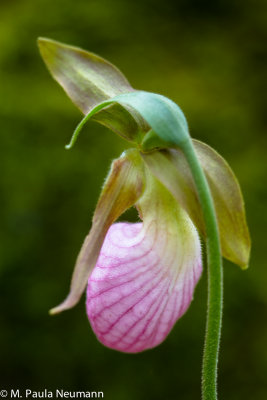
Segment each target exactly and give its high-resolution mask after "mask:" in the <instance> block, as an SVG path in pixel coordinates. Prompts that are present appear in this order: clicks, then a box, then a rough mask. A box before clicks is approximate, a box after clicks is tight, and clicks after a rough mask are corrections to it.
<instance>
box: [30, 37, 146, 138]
mask: <svg viewBox="0 0 267 400" xmlns="http://www.w3.org/2000/svg"><path fill="white" fill-rule="evenodd" d="M38 45H39V48H40V52H41V55H42V58H43V60H44V62H45V64H46V66H47V68H48V69H49V71H50V73H51V75H52V76H53V78H54V79H55V80H56V81H57V82H58V83H59V84H60V85H61V86H62V87H63V89H64V90H65V92H66V93H67V95H68V96H69V97H70V98H71V100H72V101H73V102H74V104H75V105H76V106H77V107H78V108H79V109H80V110H81V111H82V112H83V113H84V114H88V113H89V112H90V111H91V110H92V109H93V108H94V107H95V106H96V105H98V104H99V103H101V102H103V101H105V100H108V99H110V98H112V97H114V96H117V95H119V94H121V93H126V92H127V93H128V92H133V91H134V89H133V88H132V86H131V85H130V83H129V82H128V81H127V79H126V78H125V77H124V75H123V74H122V73H121V72H120V71H119V70H118V69H117V68H116V67H115V66H114V65H112V64H111V63H109V62H108V61H106V60H104V59H103V58H101V57H99V56H97V55H95V54H93V53H90V52H87V51H84V50H82V49H80V48H78V47H73V46H69V45H66V44H63V43H60V42H56V41H54V40H50V39H45V38H39V39H38ZM94 119H95V120H96V121H98V122H100V123H101V124H103V125H106V126H107V127H109V128H110V129H112V130H114V131H115V132H116V133H118V134H119V135H121V136H123V137H124V138H125V139H127V140H131V141H132V140H135V139H136V137H138V136H139V135H140V132H146V131H147V130H148V125H147V123H146V122H145V121H144V119H143V118H142V117H140V115H139V114H138V112H136V111H135V110H134V109H133V108H132V107H130V106H127V105H124V106H122V105H118V104H113V105H110V106H109V107H108V108H107V109H105V110H101V111H100V112H99V113H97V114H95V115H94Z"/></svg>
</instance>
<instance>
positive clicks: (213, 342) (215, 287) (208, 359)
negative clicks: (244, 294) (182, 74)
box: [183, 140, 223, 400]
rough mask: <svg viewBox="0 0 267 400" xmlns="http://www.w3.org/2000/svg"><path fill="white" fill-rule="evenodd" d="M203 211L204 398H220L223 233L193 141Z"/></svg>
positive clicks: (187, 146)
mask: <svg viewBox="0 0 267 400" xmlns="http://www.w3.org/2000/svg"><path fill="white" fill-rule="evenodd" d="M183 151H184V154H185V156H186V158H187V161H188V163H189V166H190V169H191V172H192V175H193V178H194V181H195V185H196V188H197V192H198V196H199V201H200V204H201V207H202V211H203V217H204V222H205V228H206V238H207V261H208V307H207V322H206V334H205V345H204V354H203V366H202V399H203V400H216V399H217V365H218V354H219V345H220V337H221V326H222V308H223V271H222V260H221V251H220V242H219V231H218V226H217V220H216V214H215V209H214V205H213V200H212V197H211V193H210V189H209V186H208V183H207V180H206V177H205V175H204V172H203V169H202V167H201V165H200V163H199V161H198V158H197V155H196V153H195V150H194V147H193V143H192V141H191V140H189V141H187V142H186V143H184V144H183Z"/></svg>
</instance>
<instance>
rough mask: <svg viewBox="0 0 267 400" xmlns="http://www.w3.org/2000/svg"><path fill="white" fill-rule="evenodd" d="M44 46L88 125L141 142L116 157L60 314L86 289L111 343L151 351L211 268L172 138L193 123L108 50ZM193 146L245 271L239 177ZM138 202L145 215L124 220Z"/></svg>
mask: <svg viewBox="0 0 267 400" xmlns="http://www.w3.org/2000/svg"><path fill="white" fill-rule="evenodd" d="M39 45H40V50H41V54H42V56H43V58H44V60H45V62H46V64H47V66H48V68H49V70H50V71H51V73H52V75H53V76H54V78H55V79H56V80H57V81H58V82H59V83H60V84H61V85H62V86H63V88H64V89H65V91H66V92H67V94H68V95H69V96H70V98H71V99H72V100H73V101H74V103H75V104H76V105H78V107H79V108H80V109H81V110H82V111H83V112H84V114H85V115H86V117H85V119H84V120H83V121H82V123H81V125H80V126H82V125H83V124H84V123H85V122H86V121H87V119H89V118H90V117H92V118H94V119H95V120H97V121H98V122H100V123H102V124H104V125H106V126H108V127H109V128H111V129H113V130H114V131H115V132H116V133H118V134H119V135H120V136H122V137H123V138H125V139H126V140H128V141H130V142H133V143H134V144H135V146H136V147H135V148H133V149H130V150H127V151H126V152H124V153H123V154H122V156H121V157H120V158H119V159H117V160H115V161H114V162H113V164H112V167H111V171H110V173H109V175H108V177H107V179H106V182H105V184H104V186H103V189H102V193H101V195H100V198H99V201H98V204H97V207H96V210H95V213H94V217H93V223H92V227H91V230H90V232H89V235H88V236H87V237H86V239H85V241H84V244H83V246H82V249H81V251H80V254H79V256H78V259H77V262H76V266H75V269H74V273H73V278H72V283H71V290H70V293H69V295H68V297H67V298H66V300H65V301H64V302H63V303H61V304H60V305H59V306H58V307H56V308H54V309H53V310H52V313H57V312H60V311H63V310H65V309H68V308H70V307H73V306H74V305H75V304H76V303H77V302H78V301H79V299H80V297H81V295H82V293H83V292H84V290H85V288H86V286H87V299H86V310H87V315H88V318H89V320H90V323H91V326H92V329H93V330H94V332H95V334H96V336H97V337H98V339H99V340H100V341H101V342H102V343H103V344H105V345H106V346H108V347H111V348H113V349H116V350H119V351H124V352H131V353H135V352H139V351H143V350H145V349H149V348H152V347H154V346H156V345H158V344H159V343H161V342H162V341H163V340H164V339H165V337H166V336H167V335H168V333H169V332H170V330H171V329H172V327H173V325H174V324H175V322H176V321H177V320H178V319H179V318H180V317H181V316H182V315H183V314H184V313H185V312H186V310H187V309H188V307H189V305H190V303H191V301H192V298H193V293H194V289H195V287H196V284H197V282H198V280H199V278H200V276H201V272H202V258H201V245H200V239H199V235H201V236H203V238H205V235H206V232H205V225H204V222H203V216H202V210H201V207H200V203H199V198H198V194H197V191H196V188H195V184H194V181H193V178H192V175H191V172H190V169H189V166H188V164H187V161H186V159H185V156H184V154H183V152H182V151H181V149H179V146H178V147H177V146H175V148H174V146H172V144H173V143H172V137H171V136H170V135H169V125H171V124H173V126H174V125H175V124H176V122H177V121H178V122H177V124H176V125H175V129H176V130H178V131H180V137H181V141H182V140H184V136H183V135H184V132H187V129H188V128H187V123H186V120H185V118H184V115H183V113H182V111H181V110H180V109H179V108H178V106H176V105H175V104H174V103H172V102H171V101H170V100H168V99H165V98H164V100H162V96H159V95H151V94H147V93H145V92H137V91H135V90H134V89H133V88H132V87H131V86H130V84H129V83H128V81H127V80H126V78H125V77H124V76H123V75H122V74H121V73H120V71H118V70H117V69H116V68H115V67H114V66H112V65H111V64H110V63H108V62H107V61H105V60H103V59H101V58H100V57H98V56H96V55H93V54H91V53H88V52H85V51H83V50H81V49H78V48H75V47H71V46H67V45H63V44H61V43H58V42H54V41H51V40H48V39H41V40H40V41H39ZM162 104H163V106H162ZM143 109H145V111H146V112H144V113H143ZM164 113H165V114H164ZM163 114H164V117H163V116H162V115H163ZM144 115H145V116H146V117H144ZM175 118H176V119H175ZM155 121H156V122H155ZM166 121H167V122H166ZM170 121H171V122H170ZM168 124H169V125H168ZM157 127H160V129H159V131H157ZM79 129H80V128H78V130H77V131H76V132H75V135H74V137H73V141H72V143H73V142H74V140H75V139H76V137H77V134H78V131H79ZM155 132H156V134H155ZM159 132H165V133H164V135H165V136H164V140H162V138H163V136H161V134H160V133H159ZM179 140H180V139H179ZM178 144H179V143H178ZM193 144H194V148H195V152H196V153H197V156H198V159H199V161H200V163H201V166H202V168H203V170H204V172H205V175H206V178H207V181H208V183H209V187H210V191H211V194H212V197H213V201H214V206H215V211H216V216H217V222H218V226H219V232H220V243H221V251H222V254H223V255H224V257H226V258H228V259H229V260H230V261H232V262H234V263H236V264H238V265H240V266H241V267H242V268H246V266H247V263H248V258H249V251H250V238H249V233H248V229H247V225H246V219H245V210H244V203H243V199H242V194H241V191H240V188H239V185H238V182H237V180H236V178H235V176H234V174H233V172H232V171H231V169H230V167H229V166H228V164H227V163H226V162H225V161H224V160H223V158H222V157H221V156H219V154H218V153H216V152H215V151H214V150H213V149H211V148H210V147H209V146H207V145H205V144H203V143H201V142H199V141H195V140H194V141H193ZM148 150H149V151H148ZM131 206H135V207H136V208H137V210H138V213H139V216H140V220H141V222H137V223H134V224H130V223H125V222H124V223H121V222H120V223H116V220H117V219H118V217H119V216H120V215H121V214H122V213H123V212H124V211H125V210H127V209H128V208H129V207H131Z"/></svg>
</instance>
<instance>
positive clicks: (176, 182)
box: [143, 140, 250, 268]
mask: <svg viewBox="0 0 267 400" xmlns="http://www.w3.org/2000/svg"><path fill="white" fill-rule="evenodd" d="M193 142H194V147H195V150H196V153H197V155H198V157H199V161H200V163H201V165H202V168H203V170H204V172H205V174H206V177H207V180H208V183H209V186H210V190H211V194H212V197H213V201H214V206H215V211H216V215H217V221H218V227H219V231H220V242H221V248H222V255H223V256H224V257H225V258H227V259H228V260H230V261H232V262H234V263H236V264H237V265H240V266H241V268H246V267H247V266H248V261H249V256H250V236H249V231H248V227H247V223H246V213H245V207H244V200H243V197H242V193H241V190H240V187H239V184H238V181H237V179H236V177H235V175H234V173H233V171H232V170H231V168H230V167H229V165H228V164H227V163H226V161H225V160H224V159H223V158H222V157H221V156H220V155H219V154H218V153H217V152H216V151H215V150H214V149H212V148H211V147H209V146H208V145H206V144H204V143H202V142H199V141H197V140H193ZM143 157H144V160H145V162H146V164H147V165H148V166H149V168H150V170H151V172H152V173H153V174H154V175H155V176H156V177H157V179H159V180H160V181H161V182H162V183H163V184H164V185H165V186H166V187H167V188H168V189H169V191H170V192H171V193H172V194H173V196H174V197H175V198H176V199H177V201H179V203H180V204H181V205H182V206H183V208H184V209H185V210H186V211H187V213H188V214H189V216H190V218H191V219H192V221H193V222H194V225H195V226H196V227H197V228H198V230H199V231H200V232H201V233H202V234H203V235H204V236H205V227H204V221H203V217H202V212H201V207H200V204H199V200H198V195H197V192H196V188H195V184H194V181H193V177H192V175H191V172H190V169H189V166H188V164H187V162H186V159H185V157H184V155H183V153H182V151H180V150H178V149H176V150H166V151H162V152H159V151H158V152H154V153H151V154H147V155H144V156H143Z"/></svg>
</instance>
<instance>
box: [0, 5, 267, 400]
mask: <svg viewBox="0 0 267 400" xmlns="http://www.w3.org/2000/svg"><path fill="white" fill-rule="evenodd" d="M38 36H46V37H50V38H54V39H56V40H60V41H63V42H66V43H70V44H73V45H77V46H81V47H84V48H85V49H88V50H91V51H93V52H95V53H98V54H100V55H102V56H103V57H105V58H107V59H108V60H110V61H111V62H113V63H114V64H116V65H117V66H118V67H119V68H120V69H121V70H122V71H123V72H124V73H125V75H126V76H127V77H128V79H129V80H130V82H131V83H132V85H133V86H134V87H135V88H138V89H143V90H148V91H153V92H157V93H161V94H163V95H166V96H168V97H170V98H172V99H173V100H174V101H176V102H177V103H178V104H179V105H180V106H181V107H182V109H183V110H184V112H185V114H186V116H187V118H188V120H189V124H190V129H191V134H192V136H194V137H195V138H198V139H199V140H202V141H204V142H207V143H208V144H210V145H211V146H213V147H214V148H215V149H217V150H218V151H219V152H220V153H221V154H222V155H223V156H224V157H225V158H226V159H227V160H228V162H229V163H230V164H231V166H232V168H233V170H234V171H235V173H236V175H237V177H238V179H239V181H240V183H241V186H242V189H243V193H244V198H245V202H246V209H247V217H248V222H249V226H250V230H251V235H252V241H253V248H252V256H251V263H250V269H249V270H247V271H246V272H242V271H241V270H240V269H239V268H238V267H236V266H235V265H232V264H230V263H229V262H225V263H224V272H225V300H224V323H223V336H222V345H221V354H220V368H219V393H220V398H221V399H227V400H239V399H242V400H246V399H249V400H251V399H253V400H254V399H255V400H265V399H266V398H267V381H266V377H267V343H266V340H267V318H266V303H267V289H266V288H267V282H266V281H267V268H266V266H267V265H266V264H267V263H266V245H267V243H266V224H267V213H266V199H267V185H266V172H267V164H266V149H267V140H266V122H267V118H266V115H267V113H266V94H267V90H266V85H265V86H264V82H265V83H266V65H267V64H266V43H267V2H265V1H264V0H243V1H240V0H213V1H208V0H204V1H198V0H177V1H173V2H172V1H169V0H165V1H159V0H135V1H127V0H113V1H110V0H93V1H91V0H88V1H85V0H84V1H83V0H75V1H70V0H1V2H0V124H1V126H0V168H1V172H0V191H1V196H0V213H1V225H0V247H1V249H0V250H1V252H0V254H1V256H0V297H1V299H0V308H1V313H0V322H1V328H0V343H1V350H0V360H1V361H0V364H1V374H0V382H1V384H0V386H1V387H0V388H2V389H8V388H15V389H16V388H20V389H23V388H30V389H32V390H42V389H44V388H47V389H48V390H55V389H56V388H58V389H60V388H62V389H65V390H71V391H74V390H76V391H78V390H88V391H93V390H101V391H103V392H104V394H105V398H106V399H109V400H136V399H139V400H144V399H146V400H152V399H153V400H160V399H166V400H168V399H179V400H189V399H190V400H193V399H200V370H201V356H202V352H203V337H204V328H205V315H206V274H205V273H204V275H203V277H202V279H201V282H200V284H199V285H198V287H197V290H196V293H195V300H194V302H193V303H192V306H191V307H190V309H189V310H188V312H187V313H186V315H185V316H184V317H183V318H182V319H181V320H180V321H179V322H178V323H177V324H176V326H175V328H174V329H173V331H172V332H171V334H170V335H169V337H168V338H167V340H166V341H165V342H164V343H163V344H162V345H161V346H159V347H158V348H156V349H154V350H150V351H147V352H144V353H142V354H137V355H127V354H121V353H118V352H115V351H112V350H109V349H107V348H105V347H103V346H102V345H101V344H100V343H98V341H97V340H96V338H95V336H94V334H93V333H92V331H91V328H90V325H89V323H88V321H87V318H86V316H85V309H84V299H83V300H82V301H81V302H80V304H79V305H78V306H77V307H76V308H75V309H73V310H71V311H68V312H65V313H63V314H62V315H59V316H57V317H53V318H52V317H50V316H49V315H48V310H49V308H51V307H52V306H55V305H56V304H58V303H59V302H60V301H61V300H62V299H63V298H64V297H65V295H66V293H67V291H68V288H69V282H70V277H71V273H72V268H73V265H74V262H75V258H76V255H77V253H78V251H79V248H80V246H81V243H82V241H83V238H84V236H85V235H86V234H87V232H88V230H89V228H90V224H91V217H92V213H93V210H94V207H95V204H96V202H97V198H98V194H99V191H100V187H101V185H102V182H103V180H104V177H105V175H106V173H107V171H108V168H109V165H110V162H111V160H112V159H114V158H116V157H118V156H119V154H120V153H121V152H122V151H123V149H125V147H126V146H127V144H126V143H125V142H123V140H122V139H120V138H119V137H117V136H116V135H115V134H113V133H112V132H110V131H109V130H108V129H106V128H104V127H102V126H100V125H97V124H96V123H94V122H90V123H88V124H87V126H86V127H85V129H84V131H83V132H82V134H81V136H80V138H79V141H78V142H77V144H76V146H75V147H74V149H73V150H72V151H66V150H64V145H65V144H66V143H67V142H68V140H69V138H70V136H71V134H72V131H73V129H74V127H75V126H76V124H77V123H78V122H79V121H80V119H81V114H80V112H79V111H78V110H77V109H76V108H75V106H73V105H72V103H71V102H70V100H69V99H68V98H67V97H66V96H65V94H64V92H63V90H62V89H61V88H60V87H59V86H58V85H57V84H56V83H55V82H54V81H53V80H52V79H51V77H50V76H49V74H48V72H47V70H46V69H45V66H44V65H43V62H42V60H41V58H40V56H39V54H38V50H37V46H36V38H37V37H38ZM124 218H125V219H126V218H128V219H130V220H134V219H135V218H136V215H135V212H133V211H131V212H129V213H128V215H126V216H124Z"/></svg>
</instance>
